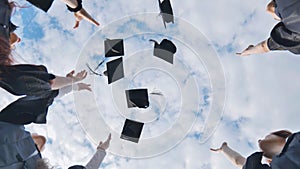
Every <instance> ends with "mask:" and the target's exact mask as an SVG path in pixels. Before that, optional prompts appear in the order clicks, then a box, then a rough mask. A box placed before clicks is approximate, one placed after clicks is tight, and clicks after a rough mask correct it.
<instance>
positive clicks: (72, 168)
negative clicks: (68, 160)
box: [68, 165, 85, 169]
mask: <svg viewBox="0 0 300 169" xmlns="http://www.w3.org/2000/svg"><path fill="white" fill-rule="evenodd" d="M68 169H85V167H84V166H82V165H73V166H71V167H69V168H68Z"/></svg>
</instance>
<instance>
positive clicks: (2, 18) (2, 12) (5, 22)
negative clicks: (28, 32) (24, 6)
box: [0, 0, 17, 40]
mask: <svg viewBox="0 0 300 169" xmlns="http://www.w3.org/2000/svg"><path fill="white" fill-rule="evenodd" d="M11 12H12V11H11V8H10V7H9V3H8V1H7V0H1V1H0V37H4V38H5V39H7V40H8V39H9V35H10V32H13V31H14V30H15V29H16V28H17V26H16V25H14V24H13V23H11V22H10V16H11Z"/></svg>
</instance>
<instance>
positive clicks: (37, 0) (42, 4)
mask: <svg viewBox="0 0 300 169" xmlns="http://www.w3.org/2000/svg"><path fill="white" fill-rule="evenodd" d="M27 1H28V2H29V3H31V4H32V5H34V6H35V7H37V8H39V9H41V10H43V11H44V12H47V11H48V10H49V9H50V7H51V6H52V3H53V1H54V0H42V1H41V0H27Z"/></svg>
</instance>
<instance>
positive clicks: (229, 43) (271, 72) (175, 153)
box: [0, 0, 300, 169]
mask: <svg viewBox="0 0 300 169" xmlns="http://www.w3.org/2000/svg"><path fill="white" fill-rule="evenodd" d="M18 2H19V3H20V4H25V1H21V0H18ZM171 2H172V5H173V8H174V13H175V16H176V17H178V18H179V19H178V20H175V22H176V21H179V20H184V21H186V22H187V23H189V24H190V25H193V26H194V27H195V28H196V29H198V31H199V32H201V33H202V34H203V35H204V36H205V37H206V39H208V41H209V42H210V44H212V48H213V49H214V50H215V51H216V54H217V56H218V57H219V58H220V62H221V64H222V69H223V70H224V74H225V79H226V102H225V107H224V112H223V114H222V120H221V121H220V122H219V123H217V124H218V125H217V128H216V129H215V130H213V131H214V132H213V134H212V136H211V137H209V139H208V140H205V142H203V140H202V139H203V135H202V133H201V131H202V129H203V125H204V124H205V123H203V121H205V120H206V117H208V115H209V110H204V113H203V114H202V116H201V118H199V119H198V120H197V121H196V122H195V125H194V126H193V128H192V129H191V130H190V132H189V133H186V134H188V136H187V137H185V138H184V139H183V140H182V141H181V142H180V144H177V145H176V146H175V147H174V148H172V149H171V150H169V151H167V152H165V153H163V154H160V155H157V156H154V157H151V158H140V159H134V158H125V157H120V156H118V155H116V151H115V150H116V149H114V148H113V147H111V151H112V152H110V150H109V153H108V155H107V157H106V158H105V160H104V163H103V165H102V166H101V167H100V168H104V169H118V168H122V169H129V168H130V169H135V168H142V167H143V168H144V169H147V168H153V167H154V168H156V169H163V168H167V167H168V168H176V169H177V168H178V169H185V168H186V169H219V168H222V169H224V168H225V169H231V168H234V166H233V165H232V164H231V163H230V162H228V160H227V159H225V158H224V157H223V156H222V154H218V153H212V152H210V151H209V148H210V147H218V146H220V145H221V143H222V142H223V141H227V142H228V144H229V145H231V146H232V147H233V148H235V149H237V150H239V151H240V152H241V154H243V155H245V156H247V155H249V154H250V153H251V152H253V151H256V150H258V148H257V144H256V143H257V140H258V139H259V138H261V137H264V135H265V134H266V133H269V132H271V131H274V130H276V129H282V128H284V129H290V130H291V131H294V132H296V131H298V130H299V129H298V125H297V124H298V121H297V119H296V118H295V117H297V114H298V110H299V108H300V107H299V104H298V103H297V102H298V100H299V98H300V91H299V90H298V88H299V86H300V80H299V79H298V75H299V73H300V68H299V66H298V65H299V64H298V62H299V57H297V56H295V55H293V54H291V53H288V52H272V53H268V54H263V55H254V56H250V57H242V58H241V57H238V56H236V55H235V52H239V51H241V50H243V49H244V48H245V47H247V46H248V45H249V44H256V43H258V42H260V41H262V40H264V39H266V38H267V37H268V36H269V33H270V31H271V29H272V27H273V26H274V25H275V24H276V23H277V22H276V21H275V20H274V19H272V17H271V16H270V15H269V14H267V13H266V12H265V6H266V5H267V3H268V2H267V1H260V0H254V1H245V2H241V1H238V0H227V1H222V0H213V1H204V0H201V1H198V0H189V1H187V2H182V1H179V0H172V1H171ZM130 3H131V4H128V1H124V0H123V1H122V0H115V1H94V0H90V1H83V5H84V7H85V8H86V9H87V11H89V12H90V13H91V15H92V16H94V17H95V19H96V20H98V21H99V22H100V24H101V26H100V27H95V26H93V25H91V24H89V23H87V22H85V21H82V23H81V25H80V27H79V28H78V29H77V30H73V29H72V27H73V24H74V17H73V15H72V14H71V13H69V12H67V11H66V7H65V5H64V4H63V3H62V2H61V1H58V0H57V1H55V2H54V4H53V5H52V7H51V9H50V10H49V12H48V13H44V12H42V11H41V10H38V9H35V8H33V7H30V8H25V9H17V10H16V11H15V13H14V15H13V21H14V22H15V23H16V24H17V25H19V26H20V28H18V30H17V31H16V33H17V34H18V35H20V37H21V38H22V42H21V43H19V44H18V45H17V46H16V50H15V51H14V53H16V59H17V60H19V61H20V62H21V63H24V62H25V63H33V64H44V65H46V66H47V67H48V70H49V71H50V72H53V73H54V74H57V75H65V74H66V73H68V72H69V71H70V70H72V69H76V70H78V69H79V68H80V64H81V62H83V63H84V61H82V60H81V59H82V58H89V57H88V56H84V54H86V53H85V51H84V49H83V47H84V46H85V45H86V44H88V43H90V42H92V38H91V37H97V33H98V34H101V31H104V30H106V29H108V28H109V26H111V25H118V24H119V23H115V22H114V21H116V20H119V19H120V18H123V19H124V16H127V17H130V16H131V15H135V14H142V13H152V12H155V13H158V11H159V10H158V4H157V1H156V0H146V1H131V2H130ZM152 18H153V23H154V27H155V23H156V22H157V23H159V24H162V22H161V18H160V17H159V16H158V14H157V15H154V17H152ZM125 20H126V19H125ZM149 22H150V21H149V20H148V19H147V21H143V20H140V21H139V22H133V23H135V24H137V25H138V26H136V30H131V31H132V32H135V31H137V30H140V31H141V30H142V31H148V29H147V25H148V26H149V25H151V23H152V21H151V22H150V23H149ZM144 23H146V24H145V25H144ZM152 26H153V25H152ZM159 26H163V25H159ZM159 26H158V27H156V28H157V30H159V33H165V34H166V35H172V32H173V31H174V32H175V31H176V30H177V28H178V27H179V26H178V25H176V24H175V25H168V26H167V27H168V28H169V29H167V30H164V29H162V30H160V29H159ZM128 27H129V28H131V27H132V25H128ZM162 28H163V27H162ZM145 29H146V30H145ZM122 30H126V27H120V26H119V27H118V26H114V27H113V28H111V32H110V34H111V35H115V36H116V38H118V35H120V34H117V33H116V32H118V31H119V32H122ZM187 30H188V29H187ZM160 31H161V32H160ZM168 31H170V32H171V33H170V32H168ZM174 32H173V33H174ZM185 34H188V33H187V32H184V31H183V32H179V35H185ZM101 35H102V34H101ZM172 36H173V35H172ZM192 36H193V37H194V36H195V37H197V36H199V35H192ZM103 37H104V35H103ZM137 37H138V36H136V37H133V38H129V39H128V41H127V42H130V44H128V45H127V46H126V49H127V52H128V53H130V54H134V52H137V53H138V52H139V51H135V50H134V47H135V44H134V43H138V44H143V45H142V47H141V48H142V49H141V51H140V52H142V51H143V49H147V50H148V49H151V47H152V45H153V44H151V43H148V42H147V41H144V39H143V38H145V39H147V36H145V37H142V38H141V39H142V40H141V41H136V39H138V38H137ZM154 37H155V36H154ZM101 38H102V37H101ZM159 38H161V36H158V39H159ZM183 39H184V38H183ZM184 40H186V41H188V39H184ZM175 42H177V43H179V42H178V41H176V40H175ZM183 43H185V42H184V41H183ZM186 43H187V42H186ZM97 45H100V46H99V49H101V48H103V46H102V45H101V44H95V48H96V47H98V46H97ZM148 45H149V46H148ZM179 46H180V45H179ZM97 49H98V48H97ZM180 49H182V50H178V53H177V54H178V56H180V58H178V62H179V61H181V62H183V63H186V64H188V65H189V67H188V70H189V71H193V70H194V69H196V70H197V71H199V72H203V76H204V77H205V76H206V74H205V71H204V69H203V70H202V68H199V67H197V65H196V64H195V65H194V61H193V55H192V53H189V52H191V51H189V49H183V48H180ZM201 49H202V48H201ZM201 49H199V50H201ZM86 50H87V51H90V50H89V49H86ZM91 50H92V49H91ZM92 51H94V50H92ZM100 52H101V51H100ZM204 52H205V51H204ZM87 55H88V53H87ZM96 56H97V55H96ZM181 57H182V58H181ZM129 60H130V59H129ZM204 63H205V62H204ZM95 64H96V63H95ZM201 67H202V66H201ZM196 79H197V78H196ZM100 81H101V80H100ZM86 82H91V83H93V88H94V89H95V90H94V91H99V90H97V88H96V87H101V85H99V86H97V84H96V83H95V81H93V78H92V77H88V79H87V80H86ZM103 82H106V81H103ZM201 82H205V83H201ZM196 83H198V84H203V86H200V88H201V87H203V88H205V87H206V86H207V85H209V83H208V81H207V78H204V79H203V78H198V80H197V81H196ZM103 85H104V84H103ZM105 87H107V86H105ZM108 89H109V88H108ZM202 91H205V90H200V92H201V93H205V94H207V92H208V93H209V94H214V93H210V91H206V92H202ZM0 92H1V93H0V94H1V96H2V95H3V96H5V97H3V98H4V99H3V100H4V103H3V104H2V103H1V105H0V106H1V107H4V106H5V105H7V104H8V103H9V102H11V101H12V100H14V99H16V97H13V96H11V95H9V94H7V93H6V92H5V91H3V90H2V89H1V90H0ZM89 94H90V93H85V92H80V93H79V96H86V97H87V96H89ZM107 95H110V93H109V92H108V93H107ZM103 97H105V95H104V96H103ZM98 98H101V97H100V96H99V97H98ZM201 98H205V99H206V98H207V96H205V95H202V97H201ZM174 99H175V100H176V98H174ZM211 101H212V100H210V98H208V99H207V100H206V102H205V103H210V102H211ZM77 102H78V101H76V97H75V99H74V96H73V95H72V94H70V95H67V96H65V97H64V98H62V99H57V100H56V102H55V103H54V104H53V105H52V106H51V108H50V110H49V112H50V113H49V115H48V124H47V125H30V126H28V129H29V130H31V131H33V132H38V133H40V134H43V135H45V136H47V139H48V142H47V145H46V149H45V151H44V153H43V155H44V156H45V157H47V158H48V159H49V161H50V163H51V164H53V165H54V166H57V167H58V168H59V167H61V168H66V166H69V165H71V164H84V163H86V162H87V161H88V159H89V158H90V157H91V156H92V154H93V153H94V151H95V147H96V142H97V140H95V138H93V136H92V135H91V134H87V133H86V130H85V128H84V125H82V122H80V120H78V117H79V118H80V117H81V116H80V115H78V114H77V113H78V112H77V111H78V110H79V108H78V107H76V106H78V105H76V104H77ZM203 103H204V102H203ZM104 105H106V104H104ZM108 105H109V103H108ZM98 106H99V105H98ZM206 106H207V109H209V108H210V107H209V106H210V104H208V105H206ZM90 108H91V109H93V108H94V107H90ZM108 109H110V108H109V107H107V108H105V110H108ZM108 112H110V111H108ZM87 120H88V119H87ZM112 121H113V120H112ZM119 125H120V124H119ZM91 127H92V128H93V125H92V126H91ZM112 127H113V126H112ZM170 127H172V126H170ZM115 128H116V127H115ZM93 131H94V132H95V133H97V132H98V133H99V135H98V137H99V139H100V138H103V139H104V138H105V137H104V135H105V134H106V132H107V131H106V130H104V129H101V128H97V127H96V125H95V126H94V130H93ZM116 132H117V131H116ZM114 139H115V140H118V139H119V138H118V137H113V141H112V142H114ZM112 145H114V143H113V144H112ZM125 145H126V144H125ZM79 152H80V153H79Z"/></svg>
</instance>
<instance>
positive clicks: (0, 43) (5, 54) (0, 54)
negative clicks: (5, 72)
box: [0, 37, 13, 65]
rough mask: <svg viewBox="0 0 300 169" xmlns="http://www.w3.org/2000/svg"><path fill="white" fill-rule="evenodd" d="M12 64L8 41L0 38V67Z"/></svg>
mask: <svg viewBox="0 0 300 169" xmlns="http://www.w3.org/2000/svg"><path fill="white" fill-rule="evenodd" d="M12 63H13V60H12V59H11V48H10V44H9V41H8V40H7V39H5V38H3V37H0V65H11V64H12Z"/></svg>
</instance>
